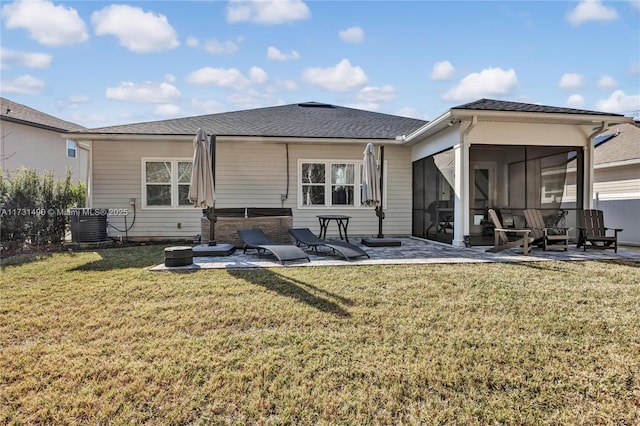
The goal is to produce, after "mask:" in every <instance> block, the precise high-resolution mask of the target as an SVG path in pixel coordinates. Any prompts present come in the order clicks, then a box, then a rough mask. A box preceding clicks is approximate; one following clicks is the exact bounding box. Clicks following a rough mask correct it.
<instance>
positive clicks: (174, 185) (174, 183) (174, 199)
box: [140, 157, 193, 210]
mask: <svg viewBox="0 0 640 426" xmlns="http://www.w3.org/2000/svg"><path fill="white" fill-rule="evenodd" d="M140 161H141V164H140V193H141V196H142V209H143V210H193V205H191V204H189V205H186V206H180V205H178V174H177V173H176V171H177V170H178V163H179V162H180V163H181V162H189V163H192V162H193V158H191V157H184V158H181V157H178V158H176V157H172V158H168V157H143V158H141V160H140ZM147 162H170V163H171V205H170V206H148V205H147V180H146V169H147V167H146V163H147Z"/></svg>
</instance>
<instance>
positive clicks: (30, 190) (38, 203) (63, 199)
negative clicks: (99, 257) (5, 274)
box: [0, 168, 86, 250]
mask: <svg viewBox="0 0 640 426" xmlns="http://www.w3.org/2000/svg"><path fill="white" fill-rule="evenodd" d="M85 192H86V185H84V184H83V183H81V182H80V183H78V184H74V183H73V182H72V180H71V170H69V169H68V170H67V175H66V178H65V179H64V180H63V181H55V180H54V178H53V173H52V172H48V171H47V172H44V173H43V174H39V173H38V172H37V171H36V170H34V169H26V168H21V169H18V170H16V171H15V173H13V174H9V175H6V176H5V174H4V173H2V172H1V171H0V245H2V247H3V249H8V250H15V249H18V248H21V247H23V246H24V245H25V244H30V245H32V246H37V247H39V246H43V245H49V244H53V245H58V244H60V243H61V242H62V241H63V240H64V237H65V234H66V231H67V227H68V225H69V215H68V214H67V212H68V209H69V208H72V207H84V203H85Z"/></svg>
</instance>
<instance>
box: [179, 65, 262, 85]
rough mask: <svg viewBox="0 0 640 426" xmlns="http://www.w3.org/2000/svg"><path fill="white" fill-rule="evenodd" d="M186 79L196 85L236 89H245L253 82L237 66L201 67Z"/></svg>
mask: <svg viewBox="0 0 640 426" xmlns="http://www.w3.org/2000/svg"><path fill="white" fill-rule="evenodd" d="M186 81H187V83H189V84H193V85H194V86H218V87H227V88H230V89H236V90H242V89H245V88H247V87H248V86H249V85H250V84H251V82H250V81H249V80H248V79H247V78H246V77H245V76H243V75H242V73H241V72H240V71H238V70H237V69H236V68H229V69H224V68H211V67H205V68H200V69H198V70H195V71H193V72H192V73H191V74H189V75H188V76H187V77H186Z"/></svg>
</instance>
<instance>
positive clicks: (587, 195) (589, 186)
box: [582, 121, 609, 209]
mask: <svg viewBox="0 0 640 426" xmlns="http://www.w3.org/2000/svg"><path fill="white" fill-rule="evenodd" d="M608 128H609V122H608V121H602V122H601V123H600V126H599V127H596V128H595V129H594V131H593V132H592V133H591V134H590V135H589V138H588V140H587V150H586V151H587V161H586V169H587V172H586V173H585V176H584V182H583V183H584V190H583V191H582V193H583V197H584V201H583V204H584V203H585V202H586V206H584V207H583V208H585V209H592V208H593V180H594V176H593V167H594V164H593V156H594V153H595V146H594V145H593V143H594V139H595V138H596V137H597V136H598V135H599V134H600V133H602V132H604V131H605V130H607V129H608Z"/></svg>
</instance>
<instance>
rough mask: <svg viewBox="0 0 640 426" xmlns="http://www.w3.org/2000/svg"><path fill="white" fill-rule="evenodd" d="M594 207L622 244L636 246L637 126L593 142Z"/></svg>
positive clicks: (639, 240) (639, 229) (639, 201)
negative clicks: (617, 235) (602, 214)
mask: <svg viewBox="0 0 640 426" xmlns="http://www.w3.org/2000/svg"><path fill="white" fill-rule="evenodd" d="M595 142H596V147H595V152H594V160H593V164H594V166H593V167H594V183H593V191H594V197H595V200H594V207H595V208H598V209H601V210H603V211H604V217H605V222H606V225H607V226H611V227H616V228H623V229H624V231H622V232H621V233H620V235H619V239H620V241H621V242H623V243H630V244H640V226H638V222H639V221H638V215H640V124H639V123H635V124H631V123H624V124H620V125H617V126H614V127H612V128H611V129H609V131H607V132H606V133H603V134H602V135H601V136H599V137H598V138H596V141H595Z"/></svg>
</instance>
